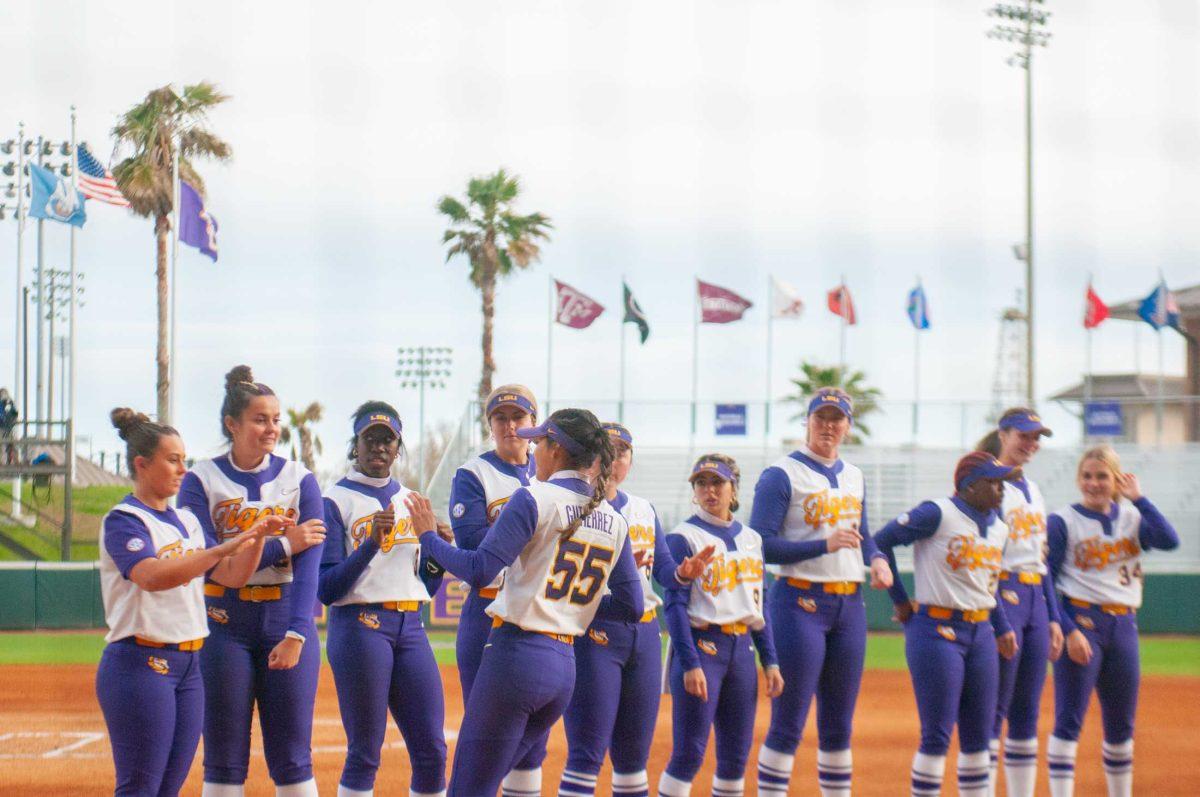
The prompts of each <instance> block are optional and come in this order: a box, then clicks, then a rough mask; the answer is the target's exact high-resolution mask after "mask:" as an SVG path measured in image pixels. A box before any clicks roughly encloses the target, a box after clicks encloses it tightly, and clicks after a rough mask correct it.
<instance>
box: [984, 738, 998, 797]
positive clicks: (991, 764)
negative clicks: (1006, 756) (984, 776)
mask: <svg viewBox="0 0 1200 797" xmlns="http://www.w3.org/2000/svg"><path fill="white" fill-rule="evenodd" d="M999 769H1000V740H999V739H992V740H991V741H990V742H988V790H987V793H988V797H996V772H997V770H999Z"/></svg>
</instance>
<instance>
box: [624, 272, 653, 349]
mask: <svg viewBox="0 0 1200 797" xmlns="http://www.w3.org/2000/svg"><path fill="white" fill-rule="evenodd" d="M621 287H622V288H624V289H625V318H623V319H622V323H625V324H630V323H632V324H637V328H638V333H639V334H640V335H641V337H642V343H645V342H646V338H648V337H650V324H649V322H647V321H646V313H645V311H643V310H642V308H641V306H640V305H639V304H638V303H637V299H635V298H633V292H632V291H630V290H629V286H628V285H626V284H625V283H623V282H622V283H621Z"/></svg>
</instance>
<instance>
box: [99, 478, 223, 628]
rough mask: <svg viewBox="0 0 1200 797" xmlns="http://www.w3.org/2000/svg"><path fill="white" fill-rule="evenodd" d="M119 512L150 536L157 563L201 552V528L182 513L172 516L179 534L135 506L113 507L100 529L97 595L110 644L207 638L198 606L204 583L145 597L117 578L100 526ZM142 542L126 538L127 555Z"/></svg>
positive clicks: (205, 620) (196, 581)
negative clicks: (183, 530) (135, 639)
mask: <svg viewBox="0 0 1200 797" xmlns="http://www.w3.org/2000/svg"><path fill="white" fill-rule="evenodd" d="M117 512H123V513H125V514H127V515H131V516H133V517H135V518H137V519H138V520H140V521H141V522H142V525H144V526H145V527H146V530H147V531H148V532H149V536H150V545H151V546H152V547H153V549H154V550H153V553H154V556H155V558H157V559H176V558H178V557H180V556H188V555H190V554H194V553H196V552H197V551H202V550H204V547H205V539H204V529H202V528H201V527H200V521H198V520H196V517H195V515H193V514H192V513H191V512H189V511H187V510H186V509H181V510H178V511H177V512H176V515H177V516H178V518H179V520H180V521H181V522H182V523H183V525H184V527H185V528H186V529H187V532H188V533H187V536H186V537H184V536H183V535H182V534H180V533H179V529H177V528H176V527H175V526H173V525H172V524H170V523H167V522H165V521H163V520H160V519H159V518H157V517H155V516H154V515H153V514H152V513H150V512H147V511H146V510H144V509H142V508H141V507H139V506H134V505H132V504H130V503H127V502H123V503H120V504H117V505H116V506H115V507H113V508H112V510H111V511H110V512H109V513H108V515H106V516H105V518H104V521H103V522H101V524H100V594H101V596H102V597H103V599H104V621H105V622H106V623H107V624H108V634H106V635H105V637H104V639H105V641H106V642H112V641H114V640H117V639H124V638H125V637H130V636H139V637H144V638H145V639H151V640H154V641H155V642H166V643H170V644H178V643H180V642H187V641H189V640H192V639H200V638H202V637H206V636H208V617H207V616H206V615H205V607H204V578H203V577H202V576H197V577H196V578H193V579H192V580H191V581H189V582H188V583H186V584H181V585H179V586H178V587H172V588H171V589H164V590H160V591H158V592H149V591H147V590H144V589H142V588H141V587H139V586H138V585H137V584H134V583H133V582H132V581H130V580H129V579H127V578H125V577H124V576H123V575H121V570H120V568H119V567H118V566H117V564H116V562H114V561H113V558H112V556H111V555H110V554H109V552H108V548H107V547H106V545H105V525H106V523H107V521H108V518H109V517H110V516H111V515H113V513H117ZM145 545H146V543H145V542H144V541H143V540H142V539H140V538H132V537H131V538H130V540H129V542H128V546H129V547H128V550H130V551H135V550H138V551H140V550H143V549H144V548H145Z"/></svg>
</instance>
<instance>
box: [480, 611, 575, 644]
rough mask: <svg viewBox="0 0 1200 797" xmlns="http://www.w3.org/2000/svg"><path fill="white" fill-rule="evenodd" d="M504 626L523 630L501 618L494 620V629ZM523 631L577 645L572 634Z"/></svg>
mask: <svg viewBox="0 0 1200 797" xmlns="http://www.w3.org/2000/svg"><path fill="white" fill-rule="evenodd" d="M502 625H509V626H512V627H513V628H521V626H519V625H517V624H516V623H509V622H505V621H504V620H501V619H500V618H499V617H493V618H492V628H499V627H500V626H502ZM521 630H522V631H524V632H525V633H527V634H541V635H542V636H548V637H550V638H551V639H553V640H555V641H557V642H561V643H563V644H564V645H574V644H575V637H573V636H571V635H570V634H554V633H551V632H550V631H531V630H529V629H528V628H521Z"/></svg>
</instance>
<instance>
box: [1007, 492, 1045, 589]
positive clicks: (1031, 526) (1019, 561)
mask: <svg viewBox="0 0 1200 797" xmlns="http://www.w3.org/2000/svg"><path fill="white" fill-rule="evenodd" d="M1003 484H1004V502H1003V503H1002V504H1001V505H1000V516H1001V517H1002V518H1004V524H1005V525H1006V526H1008V542H1007V543H1005V545H1004V559H1003V562H1002V568H1003V569H1004V570H1008V571H1013V572H1017V571H1020V572H1027V573H1042V574H1045V573H1046V501H1045V499H1043V498H1042V491H1041V490H1040V489H1038V486H1037V484H1035V483H1034V482H1031V481H1030V480H1029V479H1026V480H1025V488H1026V489H1027V490H1029V498H1028V499H1026V498H1025V493H1023V492H1021V488H1020V487H1018V486H1017V485H1015V484H1013V483H1012V482H1003Z"/></svg>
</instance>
